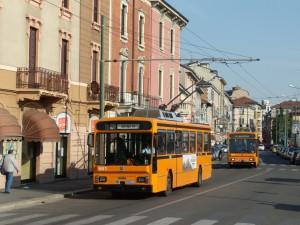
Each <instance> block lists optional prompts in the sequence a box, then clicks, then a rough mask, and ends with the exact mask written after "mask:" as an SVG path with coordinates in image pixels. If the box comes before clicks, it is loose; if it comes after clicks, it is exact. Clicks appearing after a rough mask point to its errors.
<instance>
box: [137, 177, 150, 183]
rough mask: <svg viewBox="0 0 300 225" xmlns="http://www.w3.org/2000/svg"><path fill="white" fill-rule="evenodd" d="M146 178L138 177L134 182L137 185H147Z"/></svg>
mask: <svg viewBox="0 0 300 225" xmlns="http://www.w3.org/2000/svg"><path fill="white" fill-rule="evenodd" d="M148 180H149V179H148V177H138V178H137V179H136V182H137V183H148Z"/></svg>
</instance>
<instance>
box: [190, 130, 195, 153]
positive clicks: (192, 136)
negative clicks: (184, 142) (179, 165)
mask: <svg viewBox="0 0 300 225" xmlns="http://www.w3.org/2000/svg"><path fill="white" fill-rule="evenodd" d="M190 152H191V153H195V152H196V133H195V132H190Z"/></svg>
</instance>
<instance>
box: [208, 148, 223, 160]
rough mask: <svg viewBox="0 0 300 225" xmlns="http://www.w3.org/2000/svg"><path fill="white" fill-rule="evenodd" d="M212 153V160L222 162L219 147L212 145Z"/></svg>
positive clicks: (221, 152)
mask: <svg viewBox="0 0 300 225" xmlns="http://www.w3.org/2000/svg"><path fill="white" fill-rule="evenodd" d="M211 152H212V160H222V159H223V155H224V153H223V151H222V148H221V147H220V145H214V146H213V147H212V149H211Z"/></svg>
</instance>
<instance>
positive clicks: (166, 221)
mask: <svg viewBox="0 0 300 225" xmlns="http://www.w3.org/2000/svg"><path fill="white" fill-rule="evenodd" d="M0 218H1V220H0V225H8V224H10V225H14V224H22V225H48V224H52V225H53V224H59V225H71V224H72V225H92V224H102V225H130V224H134V225H137V224H142V225H171V224H177V223H178V222H180V224H185V225H188V224H189V223H187V222H185V220H184V218H180V217H163V218H153V217H148V216H136V215H132V216H127V217H124V218H119V217H117V216H116V215H93V216H91V217H86V218H84V217H82V216H80V215H77V214H65V215H56V216H53V215H49V214H38V213H36V214H30V215H20V214H16V213H2V214H0ZM149 219H150V221H149ZM145 220H146V221H145ZM299 222H300V221H299ZM220 224H224V222H223V221H220V220H215V219H199V220H198V221H194V222H192V223H191V224H190V225H220ZM232 225H259V224H254V223H245V222H239V221H237V222H235V223H233V224H232Z"/></svg>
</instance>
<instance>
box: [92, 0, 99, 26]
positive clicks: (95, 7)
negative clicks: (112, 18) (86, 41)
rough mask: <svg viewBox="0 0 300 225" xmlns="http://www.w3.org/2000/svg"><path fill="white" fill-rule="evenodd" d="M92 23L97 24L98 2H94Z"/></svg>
mask: <svg viewBox="0 0 300 225" xmlns="http://www.w3.org/2000/svg"><path fill="white" fill-rule="evenodd" d="M93 22H95V23H99V0H94V7H93Z"/></svg>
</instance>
